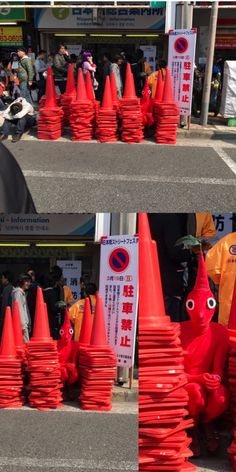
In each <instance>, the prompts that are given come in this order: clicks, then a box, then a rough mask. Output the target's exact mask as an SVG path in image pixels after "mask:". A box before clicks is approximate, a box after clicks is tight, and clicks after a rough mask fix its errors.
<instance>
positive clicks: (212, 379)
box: [202, 373, 221, 392]
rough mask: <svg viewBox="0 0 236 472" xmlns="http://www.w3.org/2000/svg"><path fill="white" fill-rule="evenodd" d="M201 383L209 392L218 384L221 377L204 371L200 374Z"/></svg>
mask: <svg viewBox="0 0 236 472" xmlns="http://www.w3.org/2000/svg"><path fill="white" fill-rule="evenodd" d="M202 383H203V385H205V387H206V389H207V390H208V391H209V392H211V391H212V390H216V389H217V388H218V387H219V386H220V383H221V378H220V376H219V375H215V374H209V373H205V374H202Z"/></svg>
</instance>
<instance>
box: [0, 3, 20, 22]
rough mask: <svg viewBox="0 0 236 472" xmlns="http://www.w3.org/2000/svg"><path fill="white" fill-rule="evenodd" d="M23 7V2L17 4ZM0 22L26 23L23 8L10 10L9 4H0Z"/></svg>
mask: <svg viewBox="0 0 236 472" xmlns="http://www.w3.org/2000/svg"><path fill="white" fill-rule="evenodd" d="M18 4H22V5H24V2H17V5H18ZM0 21H26V11H25V8H11V2H10V1H8V2H0Z"/></svg>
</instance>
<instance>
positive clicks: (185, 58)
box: [168, 29, 197, 116]
mask: <svg viewBox="0 0 236 472" xmlns="http://www.w3.org/2000/svg"><path fill="white" fill-rule="evenodd" d="M196 36H197V30H196V29H191V30H171V31H170V32H169V54H168V67H169V69H170V72H171V76H172V84H173V93H174V100H175V101H176V103H177V104H178V106H179V108H180V114H181V115H186V116H190V115H191V107H192V93H193V76H194V59H195V47H196Z"/></svg>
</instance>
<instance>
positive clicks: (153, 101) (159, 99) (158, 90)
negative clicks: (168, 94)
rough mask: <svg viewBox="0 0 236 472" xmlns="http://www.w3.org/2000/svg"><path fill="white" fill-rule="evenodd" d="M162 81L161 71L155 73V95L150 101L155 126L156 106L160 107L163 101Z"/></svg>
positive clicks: (156, 120) (156, 117) (156, 119)
mask: <svg viewBox="0 0 236 472" xmlns="http://www.w3.org/2000/svg"><path fill="white" fill-rule="evenodd" d="M164 83H165V82H164V79H163V76H162V71H161V70H159V71H158V73H157V86H156V95H155V98H152V99H151V105H150V107H151V109H152V114H153V119H154V122H155V124H156V126H157V123H158V107H157V106H156V105H160V103H162V99H163V92H164Z"/></svg>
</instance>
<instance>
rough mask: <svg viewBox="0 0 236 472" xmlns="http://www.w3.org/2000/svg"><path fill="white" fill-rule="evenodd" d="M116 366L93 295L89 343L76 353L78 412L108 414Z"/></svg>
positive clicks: (101, 309)
mask: <svg viewBox="0 0 236 472" xmlns="http://www.w3.org/2000/svg"><path fill="white" fill-rule="evenodd" d="M116 366H117V359H116V354H115V353H114V351H113V350H112V348H111V347H110V346H109V345H108V344H107V337H106V327H105V320H104V313H103V302H102V298H101V297H100V295H97V302H96V310H95V315H94V322H93V329H92V335H91V343H90V346H88V347H87V348H85V349H83V350H82V351H81V352H80V380H81V392H80V397H79V402H80V408H81V409H82V410H99V411H110V410H111V408H112V402H111V401H112V387H113V385H114V379H115V376H116Z"/></svg>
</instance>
